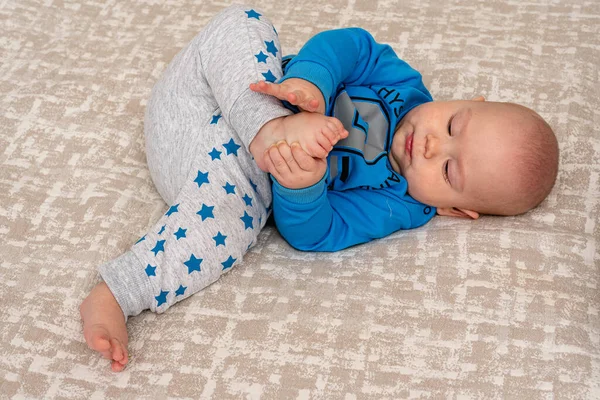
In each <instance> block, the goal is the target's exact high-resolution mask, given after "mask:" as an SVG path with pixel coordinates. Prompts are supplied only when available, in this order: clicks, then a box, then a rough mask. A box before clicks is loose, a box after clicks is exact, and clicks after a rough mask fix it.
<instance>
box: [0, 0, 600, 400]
mask: <svg viewBox="0 0 600 400" xmlns="http://www.w3.org/2000/svg"><path fill="white" fill-rule="evenodd" d="M227 5H228V3H227V2H221V1H201V0H173V1H160V0H128V1H116V0H106V1H97V0H96V1H94V0H82V1H74V0H73V1H68V0H18V1H17V0H4V1H0V321H2V322H1V325H0V398H7V399H24V398H38V399H41V398H44V399H112V398H128V399H129V398H152V399H154V398H156V399H158V398H167V397H169V398H172V399H180V398H215V399H226V398H249V399H258V398H263V399H274V398H281V399H287V398H298V399H309V398H310V399H322V398H333V399H348V400H350V399H365V398H372V399H383V398H388V399H392V398H393V399H501V398H505V399H599V398H600V317H599V312H600V296H599V293H600V288H599V287H598V284H599V271H600V255H599V251H600V250H599V249H600V243H599V239H600V221H599V217H600V130H599V128H598V126H600V97H599V93H600V84H599V82H600V80H599V65H600V39H599V37H600V2H598V1H596V0H590V1H582V0H574V1H570V0H533V1H529V2H521V1H517V0H512V1H484V0H479V1H466V0H464V1H460V0H444V1H442V0H424V1H419V2H417V1H404V0H398V1H392V0H334V1H329V2H292V1H289V2H288V1H286V2H282V1H274V0H258V1H257V2H255V3H253V4H251V5H252V6H254V7H256V8H258V9H260V10H262V11H263V12H264V13H265V14H266V15H268V16H269V18H270V19H271V20H272V21H273V22H274V24H275V26H276V28H277V31H278V32H279V35H280V38H281V42H282V45H283V49H284V53H285V54H289V53H292V52H296V51H297V50H298V49H299V48H300V46H301V45H302V44H303V43H304V42H305V41H306V40H307V39H309V38H310V37H311V36H312V35H314V34H315V33H317V32H319V31H322V30H326V29H332V28H338V27H347V26H361V27H363V28H365V29H367V30H369V31H371V32H372V33H373V35H374V36H375V38H376V39H377V40H378V41H380V42H385V43H389V44H390V45H392V46H393V48H394V49H395V50H396V52H397V53H398V55H399V56H400V57H402V58H403V59H405V60H407V61H408V62H409V63H410V64H411V65H413V66H414V67H415V68H416V69H418V70H420V71H421V72H422V73H423V76H424V80H425V83H426V85H427V86H428V88H429V89H430V91H431V92H432V94H433V96H434V98H436V99H438V100H448V99H468V98H471V97H474V96H476V95H479V94H482V95H484V96H486V97H487V98H488V99H489V100H498V101H514V102H517V103H521V104H524V105H526V106H529V107H531V108H533V109H535V110H537V111H538V112H539V113H540V114H541V115H542V116H544V117H545V118H546V119H547V120H548V121H549V123H550V124H551V125H552V126H553V127H554V128H555V131H556V133H557V136H558V139H559V143H560V147H561V151H562V153H561V171H560V174H559V177H558V182H557V185H556V187H555V189H554V191H553V192H552V194H551V195H550V197H549V198H548V199H547V200H546V201H545V202H544V203H543V204H542V205H541V206H540V207H539V208H537V209H536V210H534V211H532V212H529V213H528V214H526V215H524V216H519V217H511V218H494V217H485V218H482V219H481V220H478V221H475V222H468V221H463V220H458V219H449V218H442V217H438V218H435V219H434V221H433V222H431V223H430V224H428V225H426V226H424V227H422V228H420V229H416V230H413V231H407V232H400V233H397V234H394V235H392V236H391V237H388V238H386V239H382V240H379V241H376V242H373V243H370V244H366V245H362V246H357V247H354V248H351V249H348V250H345V251H342V252H338V253H333V254H323V253H301V252H298V251H295V250H293V249H292V248H290V247H289V246H288V245H287V244H286V243H285V242H284V241H283V240H282V239H281V237H280V236H279V234H278V233H277V232H276V231H275V230H274V229H273V228H272V227H271V228H269V229H267V230H266V231H264V232H263V234H262V235H261V236H260V243H259V245H258V246H256V247H255V248H253V250H252V251H251V253H249V254H248V255H247V257H246V258H245V261H246V262H245V263H244V264H242V265H239V266H237V267H236V269H235V270H233V271H232V272H231V273H229V274H227V275H226V276H224V277H223V278H222V279H221V280H219V281H218V282H217V283H215V284H214V285H212V286H210V287H209V288H208V289H207V290H205V291H203V292H201V293H200V294H198V295H195V296H193V297H191V298H190V299H187V300H185V301H184V302H182V303H180V304H178V305H176V306H175V307H173V308H171V309H170V310H169V311H168V312H167V313H165V314H162V315H160V316H157V315H155V314H151V313H147V312H146V313H143V314H141V315H140V316H138V317H135V318H132V319H131V320H130V322H129V324H128V328H129V334H130V346H129V348H130V352H131V363H130V364H129V366H128V367H127V369H126V370H125V371H124V372H122V373H113V372H111V371H110V368H109V363H108V361H107V360H104V359H101V358H99V356H98V355H97V354H96V353H95V352H92V351H91V350H89V349H88V348H87V346H86V344H85V341H84V339H83V334H82V327H81V323H80V319H79V313H78V306H79V304H80V303H81V301H82V300H83V298H84V297H85V296H86V295H87V293H88V292H89V291H90V289H91V288H92V287H93V286H94V285H95V284H96V283H97V282H98V279H99V278H98V275H97V273H96V267H97V266H98V265H99V264H100V263H102V262H104V261H106V260H109V259H111V258H114V257H116V256H118V255H119V254H121V253H122V252H123V251H125V250H126V249H128V248H129V246H131V245H132V244H133V243H134V242H135V241H136V240H137V239H138V238H139V237H141V236H142V235H143V234H144V233H145V230H146V229H147V228H149V227H150V226H151V225H152V224H153V222H154V221H156V220H157V219H158V217H159V216H160V215H161V214H162V213H164V212H165V211H166V210H167V208H168V206H167V205H166V204H165V203H164V202H163V201H162V200H161V198H160V197H159V195H158V193H157V192H156V190H155V189H154V186H153V184H152V182H151V180H150V176H149V173H148V169H147V166H146V161H145V153H144V138H143V113H144V108H145V104H146V100H147V98H148V95H149V93H150V90H151V88H152V86H153V84H154V83H155V82H156V80H157V79H158V77H159V76H160V74H161V73H162V71H163V70H164V68H165V67H166V65H167V64H168V62H169V61H170V60H171V59H172V57H173V56H174V55H175V54H176V53H177V52H178V51H179V49H181V48H182V47H183V46H184V45H185V44H186V43H187V42H188V41H189V40H190V39H191V38H192V37H193V36H194V35H195V34H196V33H197V32H198V31H199V30H200V29H201V28H202V27H203V26H204V24H205V23H206V22H207V21H208V20H209V19H210V17H212V16H213V15H214V14H215V13H216V12H218V11H220V10H221V9H223V8H224V7H226V6H227Z"/></svg>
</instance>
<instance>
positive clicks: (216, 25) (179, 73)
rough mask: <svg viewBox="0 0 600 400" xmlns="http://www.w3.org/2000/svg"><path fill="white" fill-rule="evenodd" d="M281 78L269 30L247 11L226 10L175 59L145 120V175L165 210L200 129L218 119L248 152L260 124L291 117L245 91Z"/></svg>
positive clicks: (156, 88) (259, 17) (268, 99)
mask: <svg viewBox="0 0 600 400" xmlns="http://www.w3.org/2000/svg"><path fill="white" fill-rule="evenodd" d="M281 75H282V69H281V45H280V44H279V39H278V37H277V34H276V33H275V28H274V27H273V25H272V24H271V23H270V21H269V20H268V19H267V18H266V17H265V16H264V15H263V13H262V11H260V10H258V9H256V8H252V7H245V6H239V5H235V6H230V7H228V8H226V9H224V10H223V11H221V12H220V13H219V14H217V15H216V16H215V17H213V18H212V19H211V20H210V21H209V23H208V24H207V25H206V26H205V27H204V29H203V30H202V31H201V32H200V33H198V34H197V35H196V36H195V37H194V38H193V39H192V41H191V42H190V43H189V44H188V45H187V46H185V47H184V48H183V49H182V50H181V51H180V52H179V53H178V54H177V55H176V56H175V58H174V59H173V61H171V63H170V64H169V65H168V67H167V68H166V71H165V72H164V74H163V75H162V77H161V78H160V80H159V81H158V82H157V83H156V85H155V86H154V88H153V89H152V95H151V96H150V99H149V101H148V104H147V107H146V115H145V120H144V131H145V136H146V157H147V161H148V168H149V169H150V174H151V176H152V179H153V181H154V184H155V185H156V188H157V190H158V192H159V193H160V194H161V196H162V197H163V199H164V200H165V202H166V203H167V204H171V203H173V202H174V201H175V197H176V196H177V193H178V192H179V190H180V189H181V187H182V186H183V181H184V179H185V178H186V177H187V173H188V171H189V170H190V168H191V166H192V163H193V161H194V159H195V154H197V152H198V150H197V146H199V145H200V144H201V143H202V142H203V141H204V139H203V137H202V136H201V135H198V134H197V130H198V129H197V127H198V126H199V122H200V121H203V120H204V119H205V118H207V117H208V116H214V118H215V121H214V122H215V123H218V121H219V118H223V119H224V120H225V121H227V122H228V123H229V124H230V125H231V126H233V128H234V130H235V131H236V132H237V133H238V135H239V136H240V139H241V141H242V143H240V144H241V145H242V146H243V147H244V148H245V149H246V150H247V149H248V146H249V145H250V143H251V142H252V139H254V136H256V133H257V132H258V130H259V129H260V128H261V127H262V126H263V125H264V124H265V123H266V122H268V121H270V120H272V119H273V118H276V117H280V116H283V115H290V114H291V112H290V111H289V110H287V109H286V108H285V107H283V106H282V105H281V102H280V101H279V100H278V99H276V98H274V97H271V96H266V95H263V94H260V93H255V92H252V91H251V90H250V89H249V87H248V86H249V84H250V83H251V82H257V81H259V80H264V79H269V80H273V79H275V77H277V78H279V77H281Z"/></svg>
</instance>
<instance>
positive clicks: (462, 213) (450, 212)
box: [437, 207, 479, 219]
mask: <svg viewBox="0 0 600 400" xmlns="http://www.w3.org/2000/svg"><path fill="white" fill-rule="evenodd" d="M437 213H438V214H439V215H444V216H446V217H459V218H471V219H477V218H479V213H478V212H476V211H471V210H467V209H466V208H456V207H444V208H438V209H437Z"/></svg>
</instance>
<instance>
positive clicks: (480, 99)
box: [473, 96, 485, 101]
mask: <svg viewBox="0 0 600 400" xmlns="http://www.w3.org/2000/svg"><path fill="white" fill-rule="evenodd" d="M473 101H485V97H483V96H477V97H473Z"/></svg>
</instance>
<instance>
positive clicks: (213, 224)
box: [80, 6, 290, 371]
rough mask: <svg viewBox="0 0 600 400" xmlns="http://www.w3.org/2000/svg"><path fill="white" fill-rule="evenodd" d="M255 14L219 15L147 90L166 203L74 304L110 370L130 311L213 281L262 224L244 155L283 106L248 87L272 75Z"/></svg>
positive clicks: (122, 358) (254, 178)
mask: <svg viewBox="0 0 600 400" xmlns="http://www.w3.org/2000/svg"><path fill="white" fill-rule="evenodd" d="M256 14H262V13H261V12H260V11H258V10H256V9H252V8H251V7H241V6H232V7H229V8H228V9H226V10H224V11H223V12H221V13H220V14H218V15H217V16H216V17H215V18H213V20H211V22H210V23H209V24H208V25H207V27H206V28H205V29H204V30H203V31H202V32H200V33H199V34H198V35H197V36H196V37H195V38H194V39H193V40H192V42H191V43H190V44H189V45H187V46H186V47H185V48H184V49H182V50H181V52H180V53H178V54H177V56H176V57H175V58H174V59H173V61H172V62H171V63H170V64H169V66H168V67H167V70H166V71H165V73H164V74H163V76H162V77H161V79H160V80H159V81H158V82H157V84H156V86H155V87H154V89H153V91H152V95H151V97H150V100H149V102H148V105H147V110H146V118H145V121H144V127H145V136H146V149H147V159H148V166H149V169H150V172H151V176H152V179H153V181H154V183H155V185H156V187H157V189H158V191H159V193H160V194H161V196H162V197H163V199H164V200H165V202H167V203H168V204H170V205H171V206H170V208H169V210H168V211H167V213H166V214H165V215H164V216H163V217H162V218H161V219H160V220H159V221H158V222H157V224H156V225H155V226H154V227H153V228H152V229H150V231H149V232H148V233H147V234H146V235H145V236H144V237H143V238H141V239H140V240H139V241H138V242H137V243H136V244H135V245H134V246H132V248H131V250H130V251H128V252H126V253H124V254H123V255H121V256H120V257H118V258H116V259H114V260H112V261H109V262H107V263H105V264H104V265H102V266H100V268H99V269H100V272H101V275H102V277H103V279H104V281H105V282H103V283H101V284H99V285H98V286H97V287H96V288H94V290H93V291H92V292H91V293H90V295H89V296H88V298H86V300H85V301H84V302H83V304H82V306H81V308H80V310H81V314H82V318H83V320H84V334H85V337H86V341H87V343H88V344H89V345H90V347H92V348H93V349H95V350H97V351H99V352H101V353H102V354H103V355H104V356H105V357H107V358H112V359H113V363H112V366H113V370H115V371H119V370H122V369H123V368H124V365H125V364H126V363H127V349H126V345H127V331H126V328H125V322H126V320H127V318H128V317H129V316H133V315H137V314H139V313H140V312H141V311H142V310H145V309H151V310H152V311H156V312H159V313H160V312H163V311H165V310H166V309H167V308H168V307H169V306H171V305H172V304H174V303H176V302H178V301H180V300H182V299H184V298H186V297H188V296H190V295H191V294H193V293H194V292H196V291H199V290H201V289H202V288H204V287H206V286H207V285H209V284H211V283H212V282H214V281H215V280H217V279H218V278H219V277H220V275H221V274H222V273H223V272H224V271H229V270H230V269H231V267H232V266H234V265H238V264H239V263H240V262H241V260H242V257H243V255H244V253H245V252H246V251H247V250H248V249H249V247H250V246H252V244H253V243H254V242H255V239H256V236H257V235H258V233H259V231H260V229H261V228H262V226H264V223H265V221H266V218H267V215H268V210H267V207H269V206H270V203H271V192H270V183H269V180H268V178H267V176H266V174H264V173H263V172H262V171H260V169H259V168H258V167H257V166H256V164H255V163H254V162H253V161H252V158H251V156H250V154H249V153H248V152H247V148H248V145H249V144H250V142H251V141H252V139H253V137H254V135H256V133H257V131H258V130H259V129H260V128H261V127H262V126H263V125H264V124H265V123H266V122H268V121H270V120H272V119H274V118H276V117H280V116H284V115H289V114H290V111H289V110H287V109H285V108H284V107H283V106H282V105H281V103H280V102H279V101H278V100H277V99H274V98H272V97H269V96H266V95H262V94H258V93H254V92H251V91H250V90H249V89H248V86H249V84H250V83H251V82H255V81H257V80H260V79H264V77H265V74H266V76H271V75H273V76H274V77H275V78H279V77H281V63H280V61H281V53H280V51H281V47H280V46H279V41H278V40H277V35H276V33H275V31H274V28H273V27H272V25H270V23H269V22H268V21H267V20H266V18H265V17H264V16H263V15H259V16H258V19H257V17H256ZM275 50H277V51H275ZM273 53H275V54H273ZM257 54H258V55H261V54H262V55H261V56H260V57H257ZM264 56H266V59H265V57H264ZM260 60H262V61H260Z"/></svg>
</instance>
